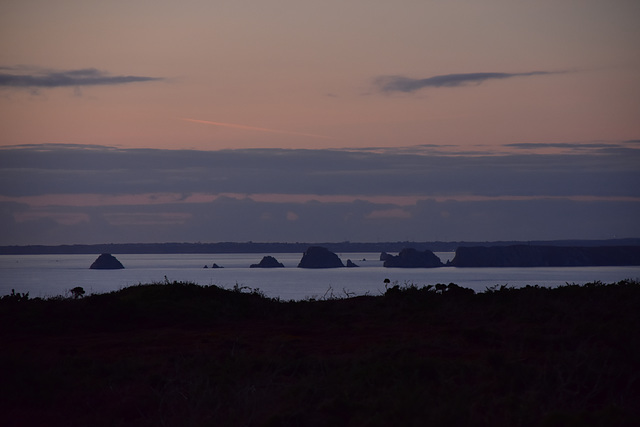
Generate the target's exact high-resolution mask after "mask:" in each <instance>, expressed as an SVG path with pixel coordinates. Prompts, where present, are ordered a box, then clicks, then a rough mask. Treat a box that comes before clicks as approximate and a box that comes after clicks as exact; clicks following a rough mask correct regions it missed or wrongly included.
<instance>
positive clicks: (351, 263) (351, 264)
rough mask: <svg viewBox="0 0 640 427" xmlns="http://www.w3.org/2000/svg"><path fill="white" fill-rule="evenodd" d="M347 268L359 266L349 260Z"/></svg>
mask: <svg viewBox="0 0 640 427" xmlns="http://www.w3.org/2000/svg"><path fill="white" fill-rule="evenodd" d="M347 267H359V265H358V264H356V263H355V262H353V261H351V260H350V259H348V260H347Z"/></svg>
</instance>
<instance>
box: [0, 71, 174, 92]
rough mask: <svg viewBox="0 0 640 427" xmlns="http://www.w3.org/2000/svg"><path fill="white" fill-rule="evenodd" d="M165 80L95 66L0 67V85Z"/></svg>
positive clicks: (96, 83)
mask: <svg viewBox="0 0 640 427" xmlns="http://www.w3.org/2000/svg"><path fill="white" fill-rule="evenodd" d="M158 80H163V78H162V77H148V76H130V75H111V74H109V73H107V72H105V71H101V70H98V69H95V68H83V69H79V70H62V71H57V70H48V69H39V68H33V67H2V68H0V87H11V88H56V87H80V86H104V85H120V84H126V83H136V82H149V81H158Z"/></svg>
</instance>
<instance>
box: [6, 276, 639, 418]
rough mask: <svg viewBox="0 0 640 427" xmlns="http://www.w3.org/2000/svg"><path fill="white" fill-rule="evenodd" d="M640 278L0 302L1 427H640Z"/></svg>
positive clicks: (174, 290)
mask: <svg viewBox="0 0 640 427" xmlns="http://www.w3.org/2000/svg"><path fill="white" fill-rule="evenodd" d="M639 306H640V283H639V282H637V281H631V280H628V281H622V282H619V283H614V284H602V283H589V284H586V285H583V286H579V285H566V286H562V287H559V288H555V289H547V288H540V287H536V286H528V287H525V288H521V289H513V288H509V287H506V286H502V287H495V288H491V289H488V290H487V291H486V292H484V293H479V294H478V293H475V292H474V291H472V290H470V289H465V288H462V287H460V286H456V285H455V284H448V285H446V284H436V285H435V286H425V287H421V288H418V287H415V286H411V285H409V286H400V285H398V284H395V283H387V286H386V292H385V293H384V294H382V295H369V296H361V297H355V298H344V299H340V298H332V297H329V298H325V299H322V300H306V301H297V302H286V301H279V300H277V299H269V298H266V297H264V296H263V295H262V294H261V293H260V292H259V291H255V290H250V289H246V288H242V287H239V286H236V287H235V288H234V289H222V288H219V287H216V286H199V285H196V284H192V283H183V282H168V281H166V282H165V283H155V284H148V285H138V286H132V287H128V288H124V289H121V290H119V291H115V292H110V293H107V294H101V295H89V296H84V297H83V296H82V292H80V290H78V289H77V290H76V292H75V293H74V294H73V295H72V297H69V298H64V297H55V298H50V299H46V300H44V299H38V298H37V299H32V298H29V296H28V294H27V295H25V294H19V293H18V294H16V293H15V292H13V293H12V294H11V295H6V296H4V297H2V298H1V299H0V342H1V343H2V351H0V396H2V399H0V419H2V425H3V426H26V425H47V426H72V427H73V426H85V425H91V426H113V425H119V426H158V425H164V426H185V425H197V426H201V425H223V426H236V425H255V426H278V425H296V426H324V425H350V426H377V425H379V426H386V425H474V426H514V425H521V426H524V425H535V426H537V425H540V426H556V425H558V426H560V425H563V426H564V425H594V426H607V427H608V426H611V425H616V426H623V425H635V422H637V420H638V419H639V417H640V407H638V405H637V402H638V398H639V397H640V377H639V375H638V373H639V372H640V311H639V310H638V307H639Z"/></svg>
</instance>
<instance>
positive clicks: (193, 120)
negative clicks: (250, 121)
mask: <svg viewBox="0 0 640 427" xmlns="http://www.w3.org/2000/svg"><path fill="white" fill-rule="evenodd" d="M180 120H184V121H185V122H192V123H202V124H205V125H213V126H223V127H228V128H233V129H244V130H255V131H258V132H269V133H281V134H286V135H299V136H308V137H310V138H322V139H333V138H332V137H330V136H325V135H316V134H313V133H302V132H291V131H287V130H278V129H268V128H260V127H255V126H247V125H237V124H233V123H220V122H212V121H209V120H197V119H185V118H180Z"/></svg>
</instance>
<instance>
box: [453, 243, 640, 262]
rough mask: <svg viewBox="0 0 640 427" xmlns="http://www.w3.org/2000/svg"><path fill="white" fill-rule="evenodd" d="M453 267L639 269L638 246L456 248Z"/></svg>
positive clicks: (639, 249)
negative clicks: (629, 266) (629, 267)
mask: <svg viewBox="0 0 640 427" xmlns="http://www.w3.org/2000/svg"><path fill="white" fill-rule="evenodd" d="M450 265H452V266H454V267H587V266H594V267H595V266H623V265H640V246H600V247H567V246H529V245H513V246H489V247H486V246H477V247H460V248H458V249H457V250H456V256H455V257H454V258H453V260H452V261H451V264H450Z"/></svg>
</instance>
